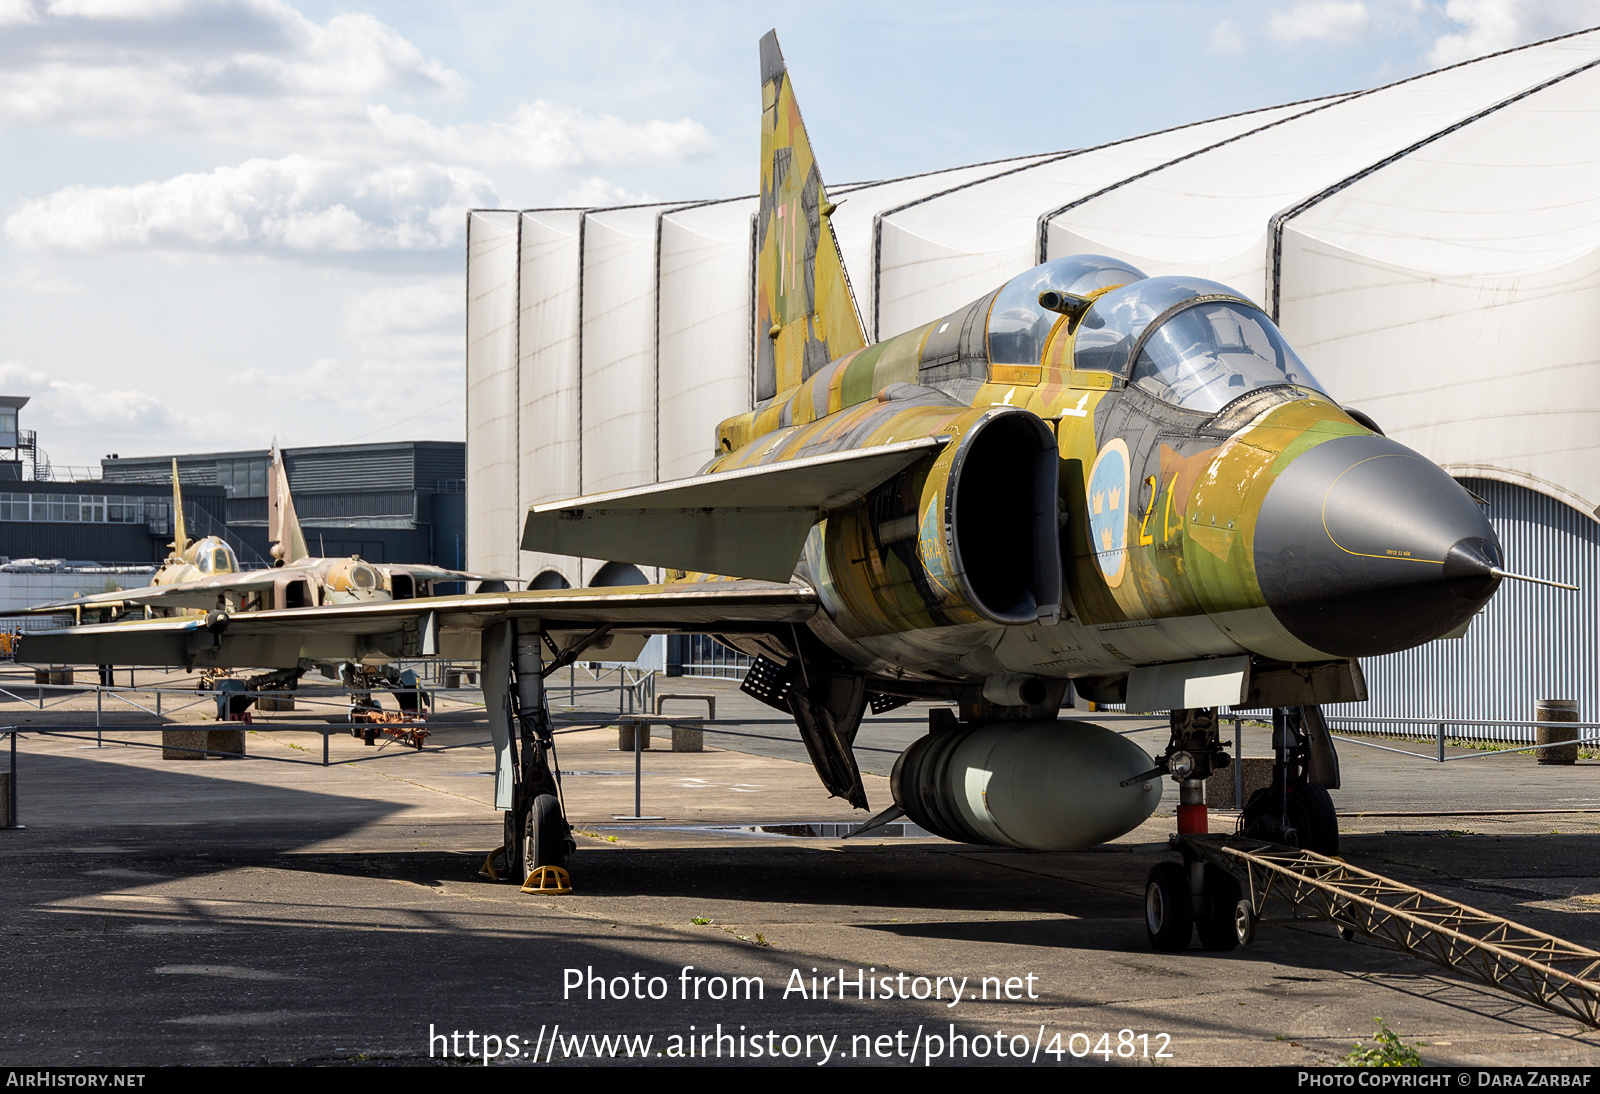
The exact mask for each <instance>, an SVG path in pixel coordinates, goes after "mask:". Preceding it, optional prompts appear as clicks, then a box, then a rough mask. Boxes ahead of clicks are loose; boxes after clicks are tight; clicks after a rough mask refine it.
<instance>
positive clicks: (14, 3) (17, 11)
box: [0, 0, 39, 27]
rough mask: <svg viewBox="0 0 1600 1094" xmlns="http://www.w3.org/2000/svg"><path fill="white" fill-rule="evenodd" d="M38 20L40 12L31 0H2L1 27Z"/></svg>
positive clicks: (0, 5) (0, 4) (0, 2)
mask: <svg viewBox="0 0 1600 1094" xmlns="http://www.w3.org/2000/svg"><path fill="white" fill-rule="evenodd" d="M38 21H39V13H38V12H37V11H35V10H34V9H33V4H32V3H30V2H29V0H0V27H5V26H16V25H19V24H22V23H37V22H38Z"/></svg>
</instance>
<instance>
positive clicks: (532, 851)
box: [522, 794, 567, 878]
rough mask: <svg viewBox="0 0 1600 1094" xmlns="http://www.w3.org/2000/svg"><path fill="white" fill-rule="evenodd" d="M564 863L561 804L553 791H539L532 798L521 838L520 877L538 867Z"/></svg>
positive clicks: (564, 841)
mask: <svg viewBox="0 0 1600 1094" xmlns="http://www.w3.org/2000/svg"><path fill="white" fill-rule="evenodd" d="M566 865H567V819H566V818H565V817H563V816H562V815H561V803H560V802H559V801H557V800H556V796H555V795H554V794H540V795H539V796H538V797H536V798H534V799H533V808H532V809H531V810H529V812H528V825H527V829H526V830H525V832H524V834H523V841H522V873H523V877H524V878H526V877H527V875H529V874H531V873H533V872H534V871H535V870H537V869H538V868H539V867H541V866H561V867H565V866H566Z"/></svg>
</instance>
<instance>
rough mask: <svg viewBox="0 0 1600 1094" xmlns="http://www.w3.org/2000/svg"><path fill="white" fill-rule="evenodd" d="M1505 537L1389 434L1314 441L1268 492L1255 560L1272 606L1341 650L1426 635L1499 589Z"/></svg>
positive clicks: (1354, 652) (1466, 614)
mask: <svg viewBox="0 0 1600 1094" xmlns="http://www.w3.org/2000/svg"><path fill="white" fill-rule="evenodd" d="M1501 558H1502V555H1501V551H1500V542H1499V540H1498V539H1497V538H1496V537H1495V534H1494V529H1493V528H1491V527H1490V526H1489V522H1488V520H1487V519H1486V518H1485V517H1484V515H1483V513H1482V512H1480V511H1479V509H1478V507H1477V505H1476V504H1475V503H1474V502H1473V500H1472V497H1471V495H1469V494H1468V493H1467V492H1466V491H1465V490H1463V489H1462V488H1461V487H1460V486H1459V485H1458V484H1457V483H1456V482H1455V480H1454V479H1452V478H1450V476H1449V475H1447V474H1445V473H1444V471H1443V470H1441V469H1440V468H1439V467H1438V466H1436V465H1435V464H1433V463H1431V462H1429V461H1428V460H1425V459H1423V458H1422V457H1421V456H1419V455H1417V454H1416V453H1415V452H1413V451H1411V450H1410V449H1409V448H1406V447H1405V446H1404V445H1401V444H1397V443H1395V442H1394V441H1391V440H1389V439H1388V438H1387V437H1380V436H1361V437H1340V438H1337V439H1336V440H1332V441H1327V442H1325V443H1323V444H1320V445H1317V446H1316V447H1314V448H1311V449H1309V450H1307V451H1306V452H1304V453H1302V454H1301V455H1300V456H1298V457H1296V458H1295V460H1294V462H1293V463H1291V464H1290V465H1289V467H1288V468H1287V469H1285V470H1284V472H1283V473H1282V474H1280V475H1279V476H1278V479H1277V481H1276V482H1274V483H1273V484H1272V487H1271V488H1270V489H1269V490H1268V491H1267V496H1266V499H1265V501H1263V503H1262V505H1261V512H1260V515H1259V516H1258V517H1257V521H1256V533H1255V564H1256V577H1257V579H1258V580H1259V582H1260V584H1261V591H1262V593H1263V594H1264V596H1265V597H1266V600H1267V604H1268V605H1269V606H1270V607H1271V609H1272V611H1273V614H1274V615H1276V616H1277V617H1278V619H1279V620H1280V621H1281V622H1282V623H1283V625H1284V626H1285V627H1286V628H1288V630H1289V631H1290V633H1292V634H1293V635H1294V636H1295V637H1296V638H1298V639H1300V641H1302V642H1304V643H1306V644H1307V645H1309V646H1312V647H1313V648H1315V649H1318V650H1321V651H1323V652H1324V653H1327V654H1328V655H1330V656H1333V657H1370V656H1375V655H1377V654H1383V653H1393V652H1395V651H1396V650H1403V649H1409V648H1411V647H1412V646H1417V645H1421V644H1422V643H1424V642H1428V641H1431V640H1432V639H1435V638H1438V637H1440V636H1441V635H1444V634H1448V633H1449V632H1450V631H1452V630H1454V629H1456V628H1457V627H1459V626H1461V624H1463V623H1465V622H1466V621H1467V620H1469V619H1471V618H1472V616H1473V614H1474V613H1475V612H1477V610H1478V609H1479V608H1481V607H1483V605H1484V604H1485V603H1487V602H1488V600H1489V598H1490V597H1491V596H1493V595H1494V591H1495V589H1497V588H1498V587H1499V585H1500V579H1499V578H1498V577H1496V576H1495V574H1494V572H1493V571H1494V570H1495V569H1497V568H1499V567H1500V566H1501V564H1502V563H1501Z"/></svg>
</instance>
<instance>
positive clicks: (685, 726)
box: [672, 719, 706, 752]
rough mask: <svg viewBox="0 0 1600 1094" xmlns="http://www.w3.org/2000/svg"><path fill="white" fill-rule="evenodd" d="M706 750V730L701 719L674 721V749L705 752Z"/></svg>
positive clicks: (675, 750) (677, 750) (676, 750)
mask: <svg viewBox="0 0 1600 1094" xmlns="http://www.w3.org/2000/svg"><path fill="white" fill-rule="evenodd" d="M705 750H706V731H705V728H704V724H703V723H702V722H701V721H700V720H699V719H693V720H687V719H686V720H684V721H678V722H673V723H672V751H674V752H704V751H705Z"/></svg>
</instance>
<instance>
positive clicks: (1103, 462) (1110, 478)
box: [1086, 437, 1128, 589]
mask: <svg viewBox="0 0 1600 1094" xmlns="http://www.w3.org/2000/svg"><path fill="white" fill-rule="evenodd" d="M1088 493H1089V496H1088V498H1087V499H1086V500H1087V501H1088V503H1089V540H1090V542H1091V545H1092V548H1093V550H1094V552H1095V560H1096V561H1097V562H1098V563H1099V564H1100V572H1101V573H1102V574H1104V575H1105V579H1106V584H1107V585H1110V586H1111V587H1112V588H1113V589H1114V588H1116V587H1117V586H1118V585H1121V584H1122V578H1123V576H1124V575H1126V574H1127V572H1128V446H1127V445H1126V444H1124V443H1123V441H1122V438H1120V437H1118V438H1114V439H1113V440H1111V441H1109V442H1108V443H1107V444H1106V446H1105V447H1104V448H1102V449H1101V450H1100V455H1099V456H1098V457H1096V459H1095V461H1094V467H1093V468H1092V469H1091V470H1090V472H1089V490H1088Z"/></svg>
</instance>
